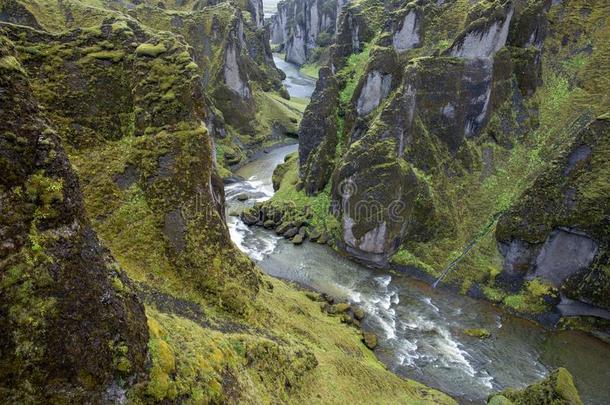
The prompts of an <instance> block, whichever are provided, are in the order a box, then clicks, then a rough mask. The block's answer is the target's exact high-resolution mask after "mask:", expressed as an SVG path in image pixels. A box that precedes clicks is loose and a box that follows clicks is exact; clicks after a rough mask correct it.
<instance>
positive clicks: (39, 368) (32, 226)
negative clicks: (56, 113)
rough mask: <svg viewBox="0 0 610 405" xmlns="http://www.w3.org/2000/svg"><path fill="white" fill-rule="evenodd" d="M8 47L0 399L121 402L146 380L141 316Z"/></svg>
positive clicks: (3, 57) (1, 62)
mask: <svg viewBox="0 0 610 405" xmlns="http://www.w3.org/2000/svg"><path fill="white" fill-rule="evenodd" d="M12 48H13V44H12V43H11V42H10V41H8V40H7V39H6V37H4V36H0V73H1V74H0V105H1V107H0V117H1V118H2V122H3V126H2V131H1V132H0V146H1V147H0V169H1V172H2V180H0V207H2V208H1V211H2V215H1V216H0V218H1V219H0V235H2V247H1V248H0V295H1V296H2V300H1V302H0V325H1V327H2V329H1V330H2V332H1V335H2V339H1V340H2V344H1V345H0V363H1V364H2V367H1V368H0V376H1V379H0V381H1V383H0V397H1V398H3V401H6V402H12V403H32V402H35V403H69V402H74V403H76V402H85V401H92V402H105V401H113V402H114V401H120V400H121V398H123V397H124V395H125V390H126V389H128V388H130V387H131V386H133V385H134V384H137V383H140V382H142V381H143V380H145V372H146V370H147V365H146V361H147V341H148V328H147V326H146V318H145V315H144V308H143V306H142V304H141V303H140V301H139V300H138V299H137V297H136V295H135V293H134V291H133V289H132V286H131V282H130V280H129V279H128V278H127V277H126V275H125V273H124V272H123V271H122V270H121V268H120V266H119V264H118V263H117V262H116V261H115V260H114V259H113V257H112V256H111V255H110V253H109V252H108V251H107V250H106V249H104V248H103V247H102V246H101V245H100V243H99V242H98V239H97V237H96V235H95V232H94V231H93V229H92V227H91V224H90V222H89V220H88V219H87V217H86V214H85V209H84V206H83V198H82V195H81V190H80V187H79V185H78V180H77V178H76V175H75V174H74V172H73V170H72V168H71V166H70V163H69V161H68V159H67V157H66V154H65V152H64V150H63V148H62V147H61V145H60V143H59V139H58V137H57V133H56V132H55V131H54V130H53V129H52V127H51V126H49V122H48V121H47V120H46V119H45V118H44V117H43V115H42V114H41V110H40V109H39V107H38V105H37V102H36V100H35V98H34V96H33V93H32V89H31V87H30V85H29V83H28V80H27V78H26V73H25V70H24V68H23V67H22V66H21V65H20V64H19V62H18V60H17V59H16V58H15V55H14V52H13V49H12Z"/></svg>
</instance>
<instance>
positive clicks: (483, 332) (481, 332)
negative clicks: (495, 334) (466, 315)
mask: <svg viewBox="0 0 610 405" xmlns="http://www.w3.org/2000/svg"><path fill="white" fill-rule="evenodd" d="M464 334H466V335H468V336H472V337H476V338H479V339H486V338H488V337H490V336H491V333H490V332H489V331H488V330H487V329H482V328H475V329H464Z"/></svg>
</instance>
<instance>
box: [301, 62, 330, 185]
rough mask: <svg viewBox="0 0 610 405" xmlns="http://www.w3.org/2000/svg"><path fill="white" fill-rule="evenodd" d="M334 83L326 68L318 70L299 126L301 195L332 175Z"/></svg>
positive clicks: (323, 182)
mask: <svg viewBox="0 0 610 405" xmlns="http://www.w3.org/2000/svg"><path fill="white" fill-rule="evenodd" d="M338 97H339V88H338V83H337V81H336V79H335V77H334V76H333V74H332V72H331V71H330V69H329V68H322V69H320V72H319V79H318V81H317V83H316V88H315V90H314V93H313V97H312V101H311V102H310V103H309V105H308V106H307V108H306V109H305V114H304V115H303V120H302V121H301V126H300V127H299V167H300V168H301V174H302V179H303V181H304V184H305V192H306V193H308V194H315V193H317V192H318V191H320V190H322V189H323V188H324V186H325V185H326V183H327V182H328V179H329V177H330V174H331V172H332V164H331V162H332V158H333V156H334V152H335V148H336V145H337V110H336V109H337V100H338Z"/></svg>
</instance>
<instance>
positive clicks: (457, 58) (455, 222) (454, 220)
mask: <svg viewBox="0 0 610 405" xmlns="http://www.w3.org/2000/svg"><path fill="white" fill-rule="evenodd" d="M470 3H472V2H467V1H459V0H456V1H446V2H435V1H423V0H422V1H414V2H393V3H389V2H386V3H383V2H380V1H375V0H370V1H360V2H353V3H350V4H349V5H348V6H346V7H345V9H344V13H343V14H342V18H341V21H340V22H339V33H338V35H337V39H336V42H335V44H334V45H333V46H332V47H331V52H330V53H331V60H330V62H329V69H328V70H326V71H324V75H323V80H321V81H320V82H319V83H318V86H319V87H320V88H318V89H317V90H316V93H315V94H314V97H313V100H312V103H311V104H310V106H309V108H308V110H307V111H306V112H305V115H304V119H303V122H302V123H301V126H300V130H299V134H300V146H299V153H300V164H299V168H298V173H299V178H300V181H299V182H298V183H296V184H286V185H285V186H286V188H288V189H292V191H290V192H289V191H287V190H281V189H280V193H278V197H277V198H276V199H275V201H272V202H270V203H268V204H271V205H273V204H275V205H278V204H281V203H285V200H286V199H292V200H293V202H295V204H296V206H297V208H301V207H306V206H309V207H316V208H315V209H314V210H310V211H312V214H314V218H313V219H312V220H311V221H310V222H312V223H314V224H315V225H318V226H324V227H325V228H326V231H327V232H329V233H331V234H333V235H334V240H335V243H336V245H337V247H338V248H339V249H341V250H344V251H346V252H347V253H349V254H350V255H351V256H353V257H355V258H357V259H359V260H362V261H365V262H367V263H369V264H373V265H377V266H388V265H392V266H396V267H399V268H401V269H403V270H406V271H411V272H415V273H416V274H418V275H420V276H423V277H425V278H427V279H430V280H434V279H435V278H436V277H438V276H440V275H441V274H442V277H443V280H444V281H446V282H449V283H451V284H453V285H456V286H458V287H459V288H460V289H461V290H462V291H463V292H468V293H470V294H473V295H476V296H484V297H486V298H488V299H491V300H493V301H497V302H501V303H502V304H504V305H506V306H508V307H510V308H512V309H514V310H516V311H518V312H521V313H526V314H529V315H530V316H536V317H538V318H539V319H541V320H543V319H544V320H546V321H550V322H555V321H556V320H557V318H558V317H559V316H560V315H562V314H563V315H570V316H572V315H585V316H587V315H595V316H596V317H598V318H599V317H602V318H608V315H609V314H610V313H609V312H608V311H607V310H608V309H609V308H608V305H607V297H609V296H610V290H609V289H608V281H607V280H608V276H607V274H608V270H607V259H606V253H605V252H606V250H607V246H608V242H607V237H606V235H605V231H601V229H602V228H604V226H605V225H604V224H605V223H606V222H607V221H608V212H607V210H606V208H605V207H607V205H608V197H609V196H610V192H609V190H608V189H607V187H606V186H605V184H606V182H604V181H602V180H601V179H602V178H603V177H604V175H605V168H604V165H603V164H602V163H601V162H605V161H607V160H608V159H609V156H608V154H607V147H606V146H605V144H606V142H607V139H608V132H607V129H606V124H605V123H606V120H607V119H606V118H605V117H606V115H604V114H605V113H607V111H608V109H609V107H610V103H609V100H608V97H607V93H608V90H609V85H610V83H609V82H608V80H607V77H608V71H607V70H608V68H607V64H606V63H605V61H607V57H608V41H607V38H608V35H609V31H608V29H609V28H608V27H609V22H608V20H607V18H606V16H607V12H608V11H609V10H608V5H607V4H605V3H604V2H595V1H593V2H591V1H587V2H583V1H576V0H574V1H563V2H551V1H525V0H521V1H519V0H515V1H479V2H474V3H472V4H470ZM384 21H388V23H384ZM321 72H322V71H321ZM333 106H334V107H333ZM333 111H336V113H333ZM322 116H325V117H327V118H326V119H325V120H324V121H322V120H321V118H320V117H322ZM293 170H295V171H296V167H295V168H294V169H293ZM282 199H283V200H284V201H281V200H282ZM327 211H328V212H329V213H330V214H328V213H327ZM599 227H601V228H599ZM494 235H495V236H494ZM567 245H569V246H571V249H573V250H574V251H571V253H564V254H568V255H569V256H571V260H572V261H570V262H569V263H568V262H566V263H568V264H565V265H563V267H562V266H560V265H558V263H559V262H562V261H564V260H563V259H562V257H563V256H561V255H558V252H559V251H561V250H562V249H564V248H565V246H567ZM558 266H559V267H558ZM568 268H569V269H568ZM443 269H445V271H443ZM573 300H576V302H574V301H573ZM560 301H561V302H562V304H561V305H559V307H557V304H559V303H560ZM591 305H593V306H591ZM548 315H551V316H548Z"/></svg>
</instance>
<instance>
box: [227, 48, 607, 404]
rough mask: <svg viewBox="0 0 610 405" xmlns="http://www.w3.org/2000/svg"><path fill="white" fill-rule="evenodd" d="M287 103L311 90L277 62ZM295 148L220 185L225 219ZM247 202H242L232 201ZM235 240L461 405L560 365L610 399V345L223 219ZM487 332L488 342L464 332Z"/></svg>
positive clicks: (258, 197) (392, 361)
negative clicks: (350, 310) (355, 309)
mask: <svg viewBox="0 0 610 405" xmlns="http://www.w3.org/2000/svg"><path fill="white" fill-rule="evenodd" d="M276 63H277V65H278V67H279V68H281V69H283V70H285V71H286V73H287V79H286V83H285V84H286V87H287V89H288V91H289V92H290V93H291V95H292V96H297V97H307V96H309V95H310V94H311V92H312V91H313V86H314V82H313V81H312V80H311V79H308V78H307V77H305V76H303V75H301V74H300V73H299V72H298V69H297V68H296V67H294V66H292V65H290V64H287V63H286V62H283V61H281V60H276ZM296 149H297V146H296V145H290V146H284V147H281V148H277V149H274V150H271V151H268V153H261V154H259V156H257V157H255V159H254V160H253V161H252V162H250V163H249V164H246V165H245V166H243V167H242V168H240V169H239V170H238V171H237V173H236V174H237V175H239V176H241V177H242V178H244V179H245V180H244V181H240V182H237V183H233V184H229V185H227V186H226V197H227V210H228V211H230V212H233V211H240V210H242V209H243V208H245V207H248V206H251V205H252V204H254V202H256V201H264V200H266V199H269V198H270V197H271V196H272V195H273V187H272V185H271V176H272V173H273V169H274V168H275V166H276V165H277V164H279V163H281V162H282V161H283V159H284V156H285V155H287V154H289V153H292V152H294V151H295V150H296ZM241 193H247V194H248V195H249V196H250V199H249V200H248V201H245V202H240V201H238V200H237V198H236V196H237V195H238V194H241ZM228 223H229V227H230V230H231V236H232V239H233V241H234V242H235V244H236V245H237V246H239V248H240V249H241V250H243V251H244V252H246V253H247V254H248V255H249V256H250V257H251V258H252V259H253V260H255V261H257V263H258V265H259V266H260V268H262V269H263V271H265V272H266V273H268V274H270V275H272V276H276V277H279V278H283V279H287V280H291V281H294V282H297V283H299V284H301V285H305V286H307V287H309V288H312V289H315V290H317V291H319V292H324V293H327V294H329V295H331V296H335V297H337V298H341V299H346V300H348V301H350V302H352V303H356V304H358V305H360V306H362V307H363V308H364V309H365V310H366V311H367V316H366V318H365V321H364V323H363V328H364V329H368V330H372V331H374V332H375V333H376V334H377V335H378V337H379V346H378V347H377V348H376V349H375V353H376V355H377V356H378V358H379V359H380V360H381V361H382V362H383V363H385V364H386V366H387V367H388V368H389V369H390V370H392V371H394V372H395V373H397V374H399V375H401V376H404V377H408V378H412V379H415V380H418V381H421V382H423V383H425V384H427V385H429V386H432V387H435V388H438V389H440V390H443V391H445V392H447V393H448V394H450V395H452V396H454V397H455V398H457V399H459V400H460V402H463V403H484V401H485V399H486V398H487V395H488V394H490V393H491V392H495V391H498V390H501V389H503V388H505V387H509V386H511V387H523V386H525V385H527V384H529V383H532V382H533V381H536V380H538V379H540V378H542V377H543V376H545V375H546V374H547V373H548V372H549V371H551V370H553V369H554V368H556V367H559V366H563V367H566V368H568V370H569V371H570V372H571V373H572V374H573V376H574V378H575V381H576V384H577V387H578V388H579V390H580V392H581V395H582V397H583V400H584V401H585V402H586V403H587V404H600V405H601V404H606V403H607V401H608V399H609V398H610V385H609V384H608V382H609V381H610V346H609V345H607V344H605V343H603V342H601V341H599V340H597V339H595V338H592V337H589V336H587V335H585V334H583V333H579V332H571V331H561V332H551V331H547V330H544V329H542V328H541V327H539V326H537V325H535V324H533V323H531V322H529V321H525V320H522V319H519V318H516V317H513V316H511V315H510V314H508V313H506V312H503V311H501V310H499V309H497V308H495V307H494V306H492V305H491V304H489V303H486V302H482V301H477V300H473V299H471V298H468V297H464V296H461V295H457V294H454V293H452V292H449V291H447V290H444V289H442V288H440V289H433V288H431V287H430V286H429V285H427V284H425V283H423V282H420V281H418V280H414V279H412V278H409V277H407V276H404V275H401V274H396V273H393V272H389V271H384V270H378V269H369V268H366V267H364V266H361V265H358V264H356V263H354V262H352V261H350V260H348V259H346V258H344V257H342V256H340V255H339V254H337V253H336V252H334V251H332V250H331V249H330V248H328V247H327V246H320V245H317V244H314V243H307V242H306V243H304V244H303V245H301V246H293V245H292V243H290V242H289V241H286V240H284V239H283V238H280V237H278V236H276V235H275V233H273V232H271V231H268V230H265V229H262V228H259V227H252V228H248V227H247V226H246V225H245V224H243V222H241V221H240V220H239V218H237V217H232V216H229V217H228ZM467 328H486V329H488V330H489V331H490V332H491V335H492V336H491V337H490V338H488V339H483V340H481V339H478V338H474V337H470V336H467V335H465V334H464V333H463V330H464V329H467Z"/></svg>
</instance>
